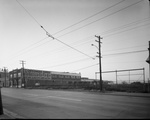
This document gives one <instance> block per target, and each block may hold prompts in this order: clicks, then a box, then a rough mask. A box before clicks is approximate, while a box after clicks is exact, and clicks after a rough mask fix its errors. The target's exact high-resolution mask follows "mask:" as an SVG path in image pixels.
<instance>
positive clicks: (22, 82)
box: [9, 68, 81, 87]
mask: <svg viewBox="0 0 150 120" xmlns="http://www.w3.org/2000/svg"><path fill="white" fill-rule="evenodd" d="M9 81H10V87H33V86H51V85H61V84H65V83H69V82H77V81H81V74H80V73H69V72H56V71H44V70H34V69H23V68H21V69H15V70H12V71H10V72H9Z"/></svg>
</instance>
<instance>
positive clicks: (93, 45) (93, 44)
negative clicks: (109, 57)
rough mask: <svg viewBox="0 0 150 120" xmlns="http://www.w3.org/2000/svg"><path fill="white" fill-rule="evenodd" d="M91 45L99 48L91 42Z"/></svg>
mask: <svg viewBox="0 0 150 120" xmlns="http://www.w3.org/2000/svg"><path fill="white" fill-rule="evenodd" d="M91 45H92V46H95V47H96V48H97V49H98V50H99V48H98V47H97V46H96V45H94V44H91Z"/></svg>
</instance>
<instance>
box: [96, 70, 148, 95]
mask: <svg viewBox="0 0 150 120" xmlns="http://www.w3.org/2000/svg"><path fill="white" fill-rule="evenodd" d="M102 73H103V80H108V81H111V83H112V84H109V85H107V86H105V85H104V89H106V90H113V91H126V92H148V87H149V84H148V83H146V82H145V69H144V68H140V69H127V70H116V71H105V72H102ZM97 74H99V72H96V73H95V76H96V77H97Z"/></svg>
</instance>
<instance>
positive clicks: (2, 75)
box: [0, 69, 9, 87]
mask: <svg viewBox="0 0 150 120" xmlns="http://www.w3.org/2000/svg"><path fill="white" fill-rule="evenodd" d="M0 86H1V87H9V73H8V71H7V70H6V69H0Z"/></svg>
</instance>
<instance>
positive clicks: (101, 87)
mask: <svg viewBox="0 0 150 120" xmlns="http://www.w3.org/2000/svg"><path fill="white" fill-rule="evenodd" d="M95 37H97V38H98V41H97V40H95V41H96V42H98V44H99V53H98V54H99V56H98V57H99V73H100V91H103V81H102V65H101V58H102V56H101V43H102V42H101V39H103V38H101V37H100V36H96V35H95Z"/></svg>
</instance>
